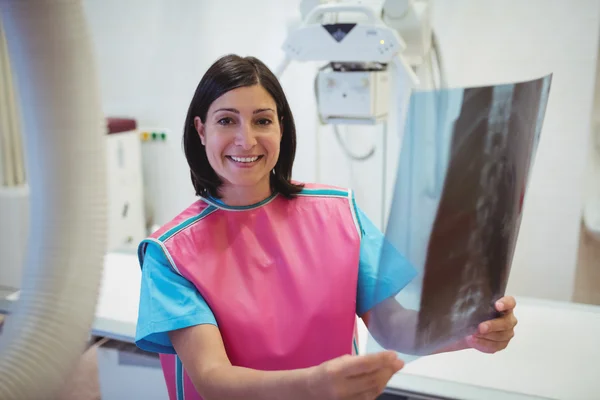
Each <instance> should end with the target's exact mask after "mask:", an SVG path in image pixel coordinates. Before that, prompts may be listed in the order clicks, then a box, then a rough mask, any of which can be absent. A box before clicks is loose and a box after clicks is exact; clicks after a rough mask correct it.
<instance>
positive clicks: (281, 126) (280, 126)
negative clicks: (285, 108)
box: [279, 117, 283, 141]
mask: <svg viewBox="0 0 600 400" xmlns="http://www.w3.org/2000/svg"><path fill="white" fill-rule="evenodd" d="M282 139H283V117H281V119H280V120H279V141H281V140H282Z"/></svg>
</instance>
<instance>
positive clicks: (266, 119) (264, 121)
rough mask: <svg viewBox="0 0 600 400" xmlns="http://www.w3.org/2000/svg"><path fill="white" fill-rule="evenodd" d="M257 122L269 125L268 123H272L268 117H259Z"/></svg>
mask: <svg viewBox="0 0 600 400" xmlns="http://www.w3.org/2000/svg"><path fill="white" fill-rule="evenodd" d="M257 123H258V124H259V125H270V124H272V123H273V121H271V120H270V119H268V118H261V119H259V120H258V121H257Z"/></svg>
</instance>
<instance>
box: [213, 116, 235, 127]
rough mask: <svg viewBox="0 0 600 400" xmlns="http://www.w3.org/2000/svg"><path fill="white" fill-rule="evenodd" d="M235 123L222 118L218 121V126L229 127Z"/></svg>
mask: <svg viewBox="0 0 600 400" xmlns="http://www.w3.org/2000/svg"><path fill="white" fill-rule="evenodd" d="M232 122H233V121H232V120H231V118H229V117H225V118H221V119H220V120H218V121H217V124H219V125H229V124H231V123H232Z"/></svg>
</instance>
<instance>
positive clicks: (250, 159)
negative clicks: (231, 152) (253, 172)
mask: <svg viewBox="0 0 600 400" xmlns="http://www.w3.org/2000/svg"><path fill="white" fill-rule="evenodd" d="M231 159H232V160H233V161H236V162H242V163H251V162H254V161H256V160H258V157H233V156H231Z"/></svg>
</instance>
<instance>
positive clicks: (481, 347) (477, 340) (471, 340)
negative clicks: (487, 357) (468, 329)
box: [467, 336, 509, 354]
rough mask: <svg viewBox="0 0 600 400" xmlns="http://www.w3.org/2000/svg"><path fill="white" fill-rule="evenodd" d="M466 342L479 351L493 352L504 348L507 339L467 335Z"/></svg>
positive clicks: (506, 344)
mask: <svg viewBox="0 0 600 400" xmlns="http://www.w3.org/2000/svg"><path fill="white" fill-rule="evenodd" d="M467 343H468V344H469V347H471V348H473V349H475V350H478V351H481V352H482V353H487V354H494V353H496V352H498V351H501V350H504V349H505V348H506V347H507V346H508V343H509V341H493V340H488V339H484V338H481V337H477V336H468V337H467Z"/></svg>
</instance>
